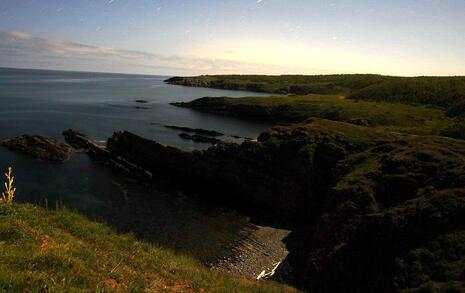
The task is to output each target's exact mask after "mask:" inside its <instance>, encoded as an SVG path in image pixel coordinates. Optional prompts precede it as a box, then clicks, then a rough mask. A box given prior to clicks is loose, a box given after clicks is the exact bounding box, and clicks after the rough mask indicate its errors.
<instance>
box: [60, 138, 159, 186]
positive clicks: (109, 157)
mask: <svg viewBox="0 0 465 293" xmlns="http://www.w3.org/2000/svg"><path fill="white" fill-rule="evenodd" d="M63 136H64V137H65V140H66V141H67V142H68V143H69V144H70V145H71V146H73V147H74V148H75V149H77V150H81V151H85V152H87V154H88V155H89V157H91V158H92V159H93V160H94V161H98V162H101V163H103V164H106V165H108V166H110V167H112V168H113V169H116V170H118V171H122V172H124V173H126V174H128V175H130V176H132V177H139V178H152V175H151V174H150V172H147V171H146V170H144V169H143V168H140V167H139V166H137V165H136V164H134V163H132V162H129V161H127V160H125V159H123V158H121V157H119V156H116V155H114V154H112V153H110V152H109V151H107V150H106V149H105V147H103V146H101V145H98V144H97V143H96V142H95V141H93V140H92V139H90V138H88V137H87V136H86V135H85V134H83V133H82V132H79V131H77V130H73V129H68V130H66V131H64V132H63Z"/></svg>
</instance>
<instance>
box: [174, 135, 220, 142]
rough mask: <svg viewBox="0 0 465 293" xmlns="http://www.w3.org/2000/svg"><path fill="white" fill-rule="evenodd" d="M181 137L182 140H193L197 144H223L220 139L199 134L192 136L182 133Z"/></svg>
mask: <svg viewBox="0 0 465 293" xmlns="http://www.w3.org/2000/svg"><path fill="white" fill-rule="evenodd" d="M179 137H181V138H182V139H187V140H192V141H195V142H202V143H210V144H217V143H220V142H221V140H219V139H216V138H213V137H208V136H203V135H199V134H194V135H190V134H187V133H180V134H179Z"/></svg>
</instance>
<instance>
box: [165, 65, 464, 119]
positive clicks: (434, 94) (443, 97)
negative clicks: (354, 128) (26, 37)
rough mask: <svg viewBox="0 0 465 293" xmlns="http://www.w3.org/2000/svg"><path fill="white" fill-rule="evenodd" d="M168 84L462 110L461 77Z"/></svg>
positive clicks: (226, 79)
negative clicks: (333, 96) (312, 95)
mask: <svg viewBox="0 0 465 293" xmlns="http://www.w3.org/2000/svg"><path fill="white" fill-rule="evenodd" d="M167 81H168V82H169V83H172V84H180V85H187V86H200V87H212V88H221V89H230V90H248V91H256V92H268V93H280V94H298V95H305V94H336V95H345V96H347V98H348V99H354V100H371V101H383V102H391V103H403V104H413V105H433V106H437V107H441V108H443V109H447V110H448V114H449V115H450V116H453V117H455V116H460V115H463V114H465V106H464V105H465V77H463V76H456V77H455V76H454V77H395V76H382V75H373V74H339V75H280V76H266V75H203V76H197V77H184V78H181V77H175V78H172V79H169V80H167Z"/></svg>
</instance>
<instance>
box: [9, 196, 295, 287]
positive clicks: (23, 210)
mask: <svg viewBox="0 0 465 293" xmlns="http://www.w3.org/2000/svg"><path fill="white" fill-rule="evenodd" d="M154 216H156V215H154ZM0 292H294V290H293V289H291V288H288V287H285V286H282V285H278V284H274V283H268V282H266V283H265V282H251V281H246V280H242V279H236V278H232V277H230V276H228V275H225V274H220V273H217V272H213V271H211V270H209V269H207V268H205V267H203V266H202V265H201V264H200V263H199V262H198V261H196V260H194V259H192V258H189V257H187V256H183V255H178V254H174V253H173V252H171V251H170V250H168V249H166V248H163V247H162V246H153V245H151V244H148V243H144V242H141V241H138V240H136V239H135V238H134V237H133V236H131V235H126V234H118V233H116V232H115V231H114V230H112V229H111V228H109V227H108V226H105V225H103V224H98V223H95V222H91V221H89V220H87V219H86V218H85V217H82V216H80V215H77V214H75V213H72V212H70V211H67V210H64V209H59V210H53V211H51V210H45V209H42V208H38V207H36V206H32V205H26V204H13V205H4V204H0Z"/></svg>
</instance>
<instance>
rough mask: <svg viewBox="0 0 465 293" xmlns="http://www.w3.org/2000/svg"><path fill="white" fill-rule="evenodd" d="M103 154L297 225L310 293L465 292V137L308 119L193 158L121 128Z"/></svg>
mask: <svg viewBox="0 0 465 293" xmlns="http://www.w3.org/2000/svg"><path fill="white" fill-rule="evenodd" d="M107 151H108V152H110V153H111V154H112V156H116V157H120V158H122V159H124V160H126V161H128V162H131V163H132V164H134V165H137V166H138V167H140V168H142V169H144V170H146V171H148V172H150V173H151V174H153V176H154V177H155V178H163V179H165V180H167V181H169V182H172V183H173V184H176V185H177V186H183V187H185V188H186V189H189V190H191V191H201V192H199V193H198V194H201V195H202V196H203V197H204V198H206V199H208V200H212V201H216V202H220V203H223V204H227V205H229V206H233V207H235V208H237V209H239V210H241V211H242V212H243V213H246V214H248V215H250V216H252V217H255V218H256V219H257V221H262V222H266V223H267V224H268V225H272V226H275V227H287V228H289V229H291V230H293V231H294V233H293V234H295V235H298V237H293V236H292V235H291V236H289V237H288V238H289V244H288V249H289V250H290V254H289V256H288V258H287V260H286V261H287V262H289V263H290V264H292V266H293V267H294V268H295V281H296V283H297V284H299V286H300V287H301V288H306V289H309V290H311V292H341V291H344V292H373V291H376V292H393V291H405V290H420V289H422V290H423V289H424V290H433V291H434V290H446V289H450V290H463V289H465V287H464V286H463V284H464V283H463V281H464V279H463V278H464V276H465V273H464V272H465V267H464V265H465V245H464V243H465V218H464V217H463V214H464V212H465V141H462V140H454V139H449V138H444V137H434V136H416V135H406V134H398V133H388V132H384V131H380V130H376V129H372V128H368V127H363V126H357V125H353V124H349V123H343V122H335V121H329V120H323V119H311V120H308V121H306V122H304V123H300V124H295V125H291V126H278V127H274V128H272V129H271V130H270V131H268V132H266V133H263V134H262V135H261V136H260V137H259V139H258V141H257V142H244V143H243V144H240V145H238V144H227V143H220V144H218V145H216V146H213V147H210V148H209V149H207V150H204V151H193V152H186V151H182V150H179V149H177V148H174V147H170V146H164V145H161V144H159V143H157V142H155V141H152V140H148V139H145V138H142V137H139V136H137V135H134V134H131V133H129V132H118V133H115V134H114V135H113V137H111V138H110V139H109V140H108V143H107ZM293 239H297V240H293Z"/></svg>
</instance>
